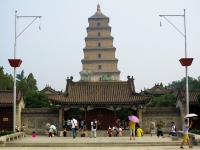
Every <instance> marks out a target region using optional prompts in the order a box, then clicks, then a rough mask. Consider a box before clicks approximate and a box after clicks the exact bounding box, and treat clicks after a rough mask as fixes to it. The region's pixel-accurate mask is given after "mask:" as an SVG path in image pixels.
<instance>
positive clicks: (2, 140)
mask: <svg viewBox="0 0 200 150" xmlns="http://www.w3.org/2000/svg"><path fill="white" fill-rule="evenodd" d="M24 137H25V133H24V132H17V133H13V134H8V135H4V136H1V137H0V147H1V146H5V144H6V142H9V141H12V140H17V139H19V138H24Z"/></svg>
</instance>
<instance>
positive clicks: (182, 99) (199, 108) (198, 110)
mask: <svg viewBox="0 0 200 150" xmlns="http://www.w3.org/2000/svg"><path fill="white" fill-rule="evenodd" d="M185 94H186V93H185V90H179V91H178V95H177V103H176V105H177V107H179V108H180V114H181V118H182V122H184V120H183V119H184V116H185V115H186V96H185ZM199 95H200V89H194V90H190V91H189V113H195V114H197V115H198V116H200V102H199V101H198V96H199ZM192 128H193V129H195V128H196V129H200V117H198V118H196V119H193V125H192Z"/></svg>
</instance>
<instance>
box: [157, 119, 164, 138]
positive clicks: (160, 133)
mask: <svg viewBox="0 0 200 150" xmlns="http://www.w3.org/2000/svg"><path fill="white" fill-rule="evenodd" d="M156 127H157V136H158V137H160V136H163V131H162V127H163V122H162V121H159V122H158V124H157V125H156Z"/></svg>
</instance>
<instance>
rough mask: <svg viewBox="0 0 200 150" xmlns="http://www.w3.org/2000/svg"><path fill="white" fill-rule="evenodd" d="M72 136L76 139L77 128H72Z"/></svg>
mask: <svg viewBox="0 0 200 150" xmlns="http://www.w3.org/2000/svg"><path fill="white" fill-rule="evenodd" d="M72 136H73V138H74V139H75V138H76V129H75V128H72Z"/></svg>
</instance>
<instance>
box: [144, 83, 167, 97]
mask: <svg viewBox="0 0 200 150" xmlns="http://www.w3.org/2000/svg"><path fill="white" fill-rule="evenodd" d="M143 93H145V94H151V95H162V94H166V93H169V91H168V90H167V89H165V88H164V87H163V86H161V85H159V84H155V86H153V87H152V88H151V89H147V90H145V91H143Z"/></svg>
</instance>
